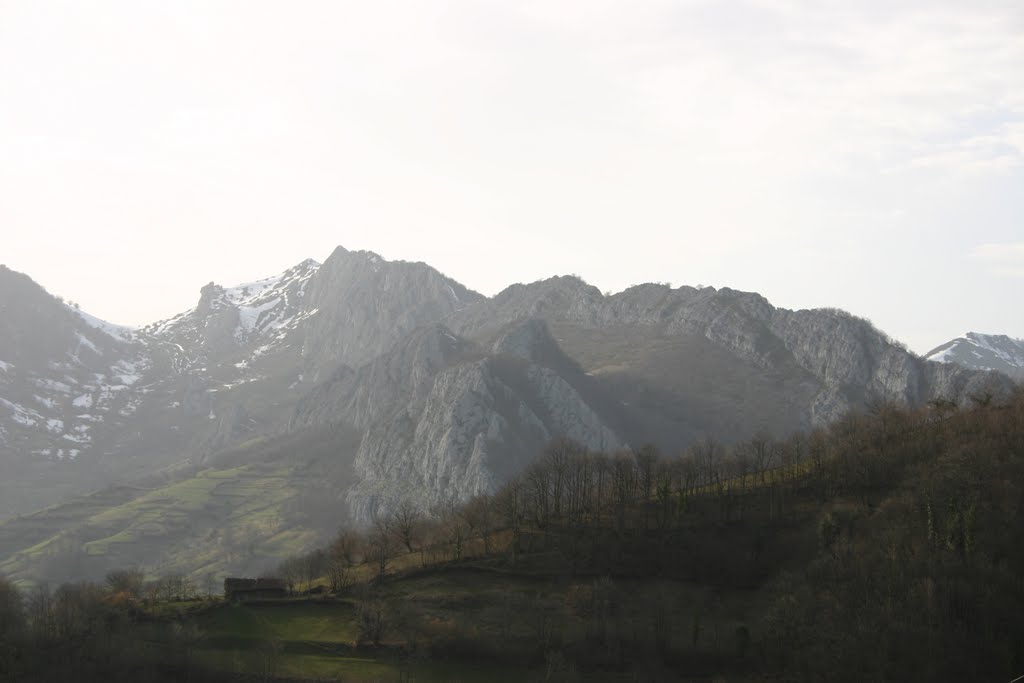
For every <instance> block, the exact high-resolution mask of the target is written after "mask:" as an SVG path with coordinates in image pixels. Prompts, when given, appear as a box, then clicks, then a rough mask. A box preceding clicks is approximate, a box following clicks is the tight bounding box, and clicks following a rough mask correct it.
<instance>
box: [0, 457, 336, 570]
mask: <svg viewBox="0 0 1024 683" xmlns="http://www.w3.org/2000/svg"><path fill="white" fill-rule="evenodd" d="M314 482H315V479H314V477H313V475H312V473H308V472H304V471H303V470H302V469H301V468H296V467H294V466H290V465H284V464H264V463H258V464H253V465H244V466H239V467H233V468H228V469H220V470H206V471H202V472H199V473H198V474H196V475H195V476H194V477H191V478H188V479H185V480H183V481H179V482H175V483H172V484H169V485H166V486H162V487H159V488H154V489H151V490H144V489H133V488H128V487H121V488H117V489H111V490H108V491H103V492H100V493H97V494H93V495H91V496H86V497H83V498H80V499H76V500H74V501H72V502H70V503H68V504H66V505H62V506H58V507H55V508H50V509H47V510H43V511H41V512H39V513H36V514H34V515H28V516H24V517H20V518H17V519H13V520H8V521H7V522H6V523H4V524H2V525H0V557H4V556H6V559H5V560H4V561H3V562H0V573H3V574H6V575H7V576H10V577H13V578H15V579H22V580H25V579H29V578H32V579H42V580H47V579H49V580H54V581H56V580H60V578H61V577H62V576H63V575H66V574H67V573H68V572H69V571H74V572H75V573H77V574H78V575H79V576H80V577H82V578H87V577H92V578H96V577H101V576H102V575H103V573H105V572H106V571H108V570H110V569H113V568H117V567H125V566H133V565H138V566H145V567H147V569H148V570H149V571H150V572H151V573H152V574H154V575H157V574H163V575H166V574H191V575H193V576H196V577H197V578H198V577H199V576H202V575H205V574H207V573H210V572H214V573H217V574H222V573H225V572H232V571H233V572H245V571H254V570H259V569H262V568H265V567H269V566H272V565H273V564H274V563H276V562H278V561H279V560H280V558H281V557H284V556H286V555H288V554H290V553H294V552H299V551H301V550H303V549H304V548H306V547H308V546H309V545H311V544H313V543H315V542H316V541H317V540H318V538H320V535H321V534H319V533H318V532H317V531H316V530H315V529H313V528H310V527H309V526H306V525H304V524H303V522H304V521H305V520H304V518H303V514H302V510H301V507H302V505H301V504H300V503H301V501H300V498H301V495H302V493H303V492H304V491H305V490H306V489H307V488H308V487H310V486H311V485H313V484H314Z"/></svg>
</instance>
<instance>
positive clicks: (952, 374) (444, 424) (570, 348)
mask: <svg viewBox="0 0 1024 683" xmlns="http://www.w3.org/2000/svg"><path fill="white" fill-rule="evenodd" d="M0 310H2V315H0V466H2V467H3V468H4V472H5V476H4V478H3V481H2V482H0V501H2V503H0V516H7V517H9V516H12V515H15V514H20V513H25V512H29V511H31V510H33V509H36V508H39V507H41V506H43V505H47V504H51V503H55V502H57V501H59V500H61V499H63V498H67V497H68V496H72V495H76V494H81V493H84V492H87V491H90V490H95V489H98V488H101V487H103V486H107V485H110V484H113V483H121V484H130V483H133V482H138V481H151V480H152V477H154V476H171V475H168V474H167V473H168V472H171V473H173V472H177V471H181V470H182V469H183V468H184V469H188V468H191V470H189V471H200V470H202V468H204V467H209V466H212V465H215V464H216V463H218V462H220V459H223V458H224V457H227V456H225V454H233V455H232V456H231V457H233V458H235V460H238V458H240V457H241V458H242V459H243V460H244V456H239V455H238V453H240V452H242V453H244V452H245V451H244V448H245V447H246V445H247V444H253V443H257V442H259V443H269V444H275V443H280V442H279V441H274V439H282V438H284V437H289V436H291V437H294V438H295V439H301V438H304V437H302V435H303V434H305V435H310V434H316V435H317V437H316V439H317V440H318V443H320V444H321V445H322V446H323V448H322V449H321V450H324V449H326V450H325V451H324V452H327V453H329V454H331V455H330V457H331V458H336V459H337V460H338V461H339V462H344V463H346V465H345V467H344V468H341V469H343V470H344V472H345V474H344V476H341V475H339V477H338V478H337V479H336V480H332V486H333V487H334V489H335V490H334V492H333V494H332V495H334V496H335V497H336V498H337V499H338V500H343V501H346V502H347V504H348V506H349V507H350V510H351V513H352V515H353V516H354V517H355V518H356V519H357V520H362V521H366V520H369V519H370V518H371V517H373V515H374V514H376V513H378V512H379V511H381V510H385V509H388V508H389V507H391V506H393V505H395V504H396V503H397V502H398V501H399V500H403V499H411V500H413V501H414V502H415V503H416V504H417V505H418V506H420V507H421V508H423V509H430V508H432V507H434V506H437V505H441V504H445V503H448V502H451V501H461V500H465V499H467V498H469V497H471V496H473V495H475V494H478V493H482V492H486V491H491V490H493V489H494V488H495V487H496V486H498V485H500V484H501V483H502V482H503V481H504V480H506V479H507V478H508V477H509V476H511V475H512V474H514V473H516V472H518V471H520V470H521V469H522V468H523V467H524V466H526V465H527V464H528V463H529V462H530V460H531V459H532V458H533V457H534V456H535V455H536V454H537V453H538V452H539V451H540V450H541V449H542V448H543V445H544V444H545V443H547V442H548V441H549V440H551V439H552V438H554V437H558V436H567V437H570V438H572V439H575V440H577V441H579V442H581V443H583V444H585V445H586V446H587V447H589V448H591V449H596V450H605V451H614V450H617V449H622V448H626V447H629V446H638V445H640V444H642V443H648V442H651V443H654V444H655V445H658V446H660V447H661V448H663V449H665V450H669V451H672V450H677V449H681V448H684V447H686V446H687V445H688V444H690V443H692V442H694V441H695V440H697V439H700V438H704V437H706V436H711V437H714V438H717V439H720V440H723V441H732V440H736V439H739V438H744V437H747V436H750V435H752V434H755V433H758V432H763V433H773V434H783V433H786V432H788V431H790V430H793V429H798V428H807V427H812V426H816V425H821V424H825V423H827V422H829V421H831V420H833V419H835V418H837V417H839V416H841V415H842V414H844V413H845V412H847V411H849V410H851V409H857V408H863V407H865V406H867V405H870V404H873V403H877V402H880V401H894V402H898V403H901V404H908V405H921V404H923V403H925V402H927V401H930V400H933V399H944V400H948V401H952V402H956V403H963V402H966V401H968V400H969V398H970V397H971V396H975V395H978V394H981V393H984V392H989V393H992V392H1001V391H1008V390H1009V389H1010V387H1011V386H1012V384H1011V381H1010V380H1009V379H1008V378H1007V377H1006V376H1005V375H1004V374H1000V373H999V372H992V371H990V370H998V371H1002V372H1014V371H1019V370H1020V368H1021V367H1024V362H1022V361H1021V358H1022V355H1021V348H1022V347H1021V346H1020V344H1021V343H1020V342H1019V341H1015V340H1009V339H1008V338H1005V337H1003V338H999V337H990V336H984V335H967V336H966V337H964V338H962V339H959V340H955V341H954V342H950V343H949V344H947V345H945V346H943V347H940V348H939V349H937V350H936V352H933V354H931V355H930V358H931V359H932V360H927V359H922V358H919V357H916V356H915V355H913V354H912V353H909V352H908V351H907V350H906V349H905V348H904V347H902V346H901V345H900V344H898V343H897V342H895V341H893V340H891V339H889V338H887V337H886V336H885V335H884V334H882V333H881V332H879V331H878V330H877V329H875V328H874V327H873V326H872V325H871V324H870V323H869V322H867V321H866V320H863V319H860V318H857V317H855V316H853V315H850V314H848V313H845V312H842V311H838V310H801V311H790V310H786V309H782V308H777V307H775V306H773V305H772V304H771V303H769V302H768V301H767V300H766V299H765V298H764V297H762V296H760V295H758V294H754V293H749V292H741V291H736V290H732V289H728V288H722V289H714V288H711V287H703V288H694V287H679V288H675V289H673V288H671V287H668V286H665V285H656V284H644V285H638V286H636V287H632V288H630V289H627V290H625V291H623V292H620V293H618V294H614V295H604V294H602V293H601V292H600V291H598V290H597V289H596V288H595V287H593V286H590V285H588V284H587V283H586V282H583V281H582V280H580V279H578V278H576V277H554V278H551V279H548V280H544V281H541V282H535V283H532V284H515V285H512V286H510V287H508V288H507V289H505V290H504V291H502V292H501V293H499V294H498V295H496V296H494V297H485V296H482V295H480V294H478V293H476V292H473V291H472V290H469V289H467V288H466V287H464V286H463V285H461V284H459V283H458V282H456V281H454V280H452V279H451V278H448V277H446V276H444V275H443V274H442V273H440V272H438V271H437V270H435V269H433V268H431V267H430V266H428V265H425V264H422V263H408V262H401V261H388V260H385V259H383V258H381V257H380V256H378V255H376V254H373V253H370V252H352V251H348V250H345V249H343V248H341V247H339V248H338V249H336V250H335V251H334V253H332V254H331V255H330V257H329V258H328V259H327V260H326V261H324V263H322V264H319V263H317V262H315V261H312V260H307V261H304V262H303V263H300V264H298V265H296V266H294V267H293V268H290V269H288V270H287V271H285V272H284V273H281V274H279V275H276V276H273V277H269V278H266V279H264V280H259V281H256V282H252V283H248V284H243V285H238V286H234V287H224V286H221V285H218V284H214V283H210V284H208V285H206V286H204V287H203V288H202V290H201V292H200V297H199V300H198V302H197V304H196V306H195V307H194V308H192V309H190V310H188V311H185V312H183V313H181V314H180V315H177V316H175V317H173V318H171V319H169V320H163V321H159V322H155V323H153V324H150V325H146V326H144V327H141V328H137V329H129V328H123V327H118V326H115V325H110V324H108V323H106V322H103V321H101V320H98V319H96V318H94V317H92V316H89V315H88V314H86V313H84V312H82V311H79V310H78V309H77V308H75V307H73V306H69V305H67V304H65V303H63V302H62V301H59V300H57V299H56V298H54V297H52V296H50V295H49V294H47V293H46V292H45V290H43V289H42V288H41V287H40V286H39V285H37V284H36V283H34V282H33V281H32V280H31V279H30V278H29V277H27V276H26V275H22V274H19V273H15V272H13V271H10V270H8V269H6V268H4V269H0ZM1014 345H1016V346H1014ZM965 353H966V355H965ZM972 353H973V354H974V356H977V355H978V354H983V355H984V358H982V360H981V361H979V362H976V363H973V364H972V363H970V362H967V363H965V360H966V361H971V359H972V357H973V356H972ZM1014 354H1016V355H1014ZM933 361H942V362H933ZM949 361H956V362H949ZM965 365H967V367H965ZM310 438H311V437H310ZM268 440H269V441H268ZM287 443H291V444H294V443H295V441H294V440H293V441H287ZM324 443H326V446H324V445H323V444H324ZM290 447H294V446H290ZM275 448H277V449H278V450H280V449H281V448H284V447H283V446H273V445H270V446H265V447H264V452H265V453H266V452H269V451H273V450H274V449H275ZM240 449H241V450H240ZM267 457H269V456H267ZM290 457H298V458H301V457H302V453H301V452H300V453H293V454H290ZM7 473H10V474H7ZM147 477H148V478H150V479H148V480H147Z"/></svg>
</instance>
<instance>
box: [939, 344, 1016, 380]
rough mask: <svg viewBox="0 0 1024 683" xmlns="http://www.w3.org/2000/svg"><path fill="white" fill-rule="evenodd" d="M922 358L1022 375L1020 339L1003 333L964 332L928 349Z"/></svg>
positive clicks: (976, 368) (1011, 374)
mask: <svg viewBox="0 0 1024 683" xmlns="http://www.w3.org/2000/svg"><path fill="white" fill-rule="evenodd" d="M925 358H926V359H928V360H933V361H936V362H939V363H957V364H959V365H962V366H964V367H966V368H971V369H973V370H998V371H999V372H1003V373H1006V374H1007V375H1010V376H1011V377H1016V378H1018V379H1024V339H1014V338H1013V337H1008V336H1006V335H1005V334H981V333H978V332H967V333H966V334H964V335H963V336H961V337H957V338H956V339H953V340H951V341H948V342H946V343H945V344H942V345H941V346H938V347H936V348H934V349H932V350H931V351H929V352H928V353H927V354H926V355H925Z"/></svg>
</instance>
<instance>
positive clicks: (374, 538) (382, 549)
mask: <svg viewBox="0 0 1024 683" xmlns="http://www.w3.org/2000/svg"><path fill="white" fill-rule="evenodd" d="M394 553H395V521H394V517H392V516H391V515H377V516H376V518H375V519H374V520H373V524H372V525H371V527H370V536H369V558H368V559H369V560H370V561H372V562H373V563H374V564H376V565H377V578H378V579H379V580H381V581H383V580H384V576H385V575H386V574H387V571H388V566H389V565H390V564H391V560H392V558H393V556H394Z"/></svg>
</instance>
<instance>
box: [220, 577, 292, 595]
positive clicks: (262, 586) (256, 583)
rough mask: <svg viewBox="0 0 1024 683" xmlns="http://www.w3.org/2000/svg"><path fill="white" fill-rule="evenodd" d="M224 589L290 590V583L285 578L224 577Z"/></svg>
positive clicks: (235, 590)
mask: <svg viewBox="0 0 1024 683" xmlns="http://www.w3.org/2000/svg"><path fill="white" fill-rule="evenodd" d="M224 590H227V591H234V592H237V591H265V590H282V591H284V590H288V584H287V583H286V582H285V580H284V579H270V578H260V579H234V578H229V579H224Z"/></svg>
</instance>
